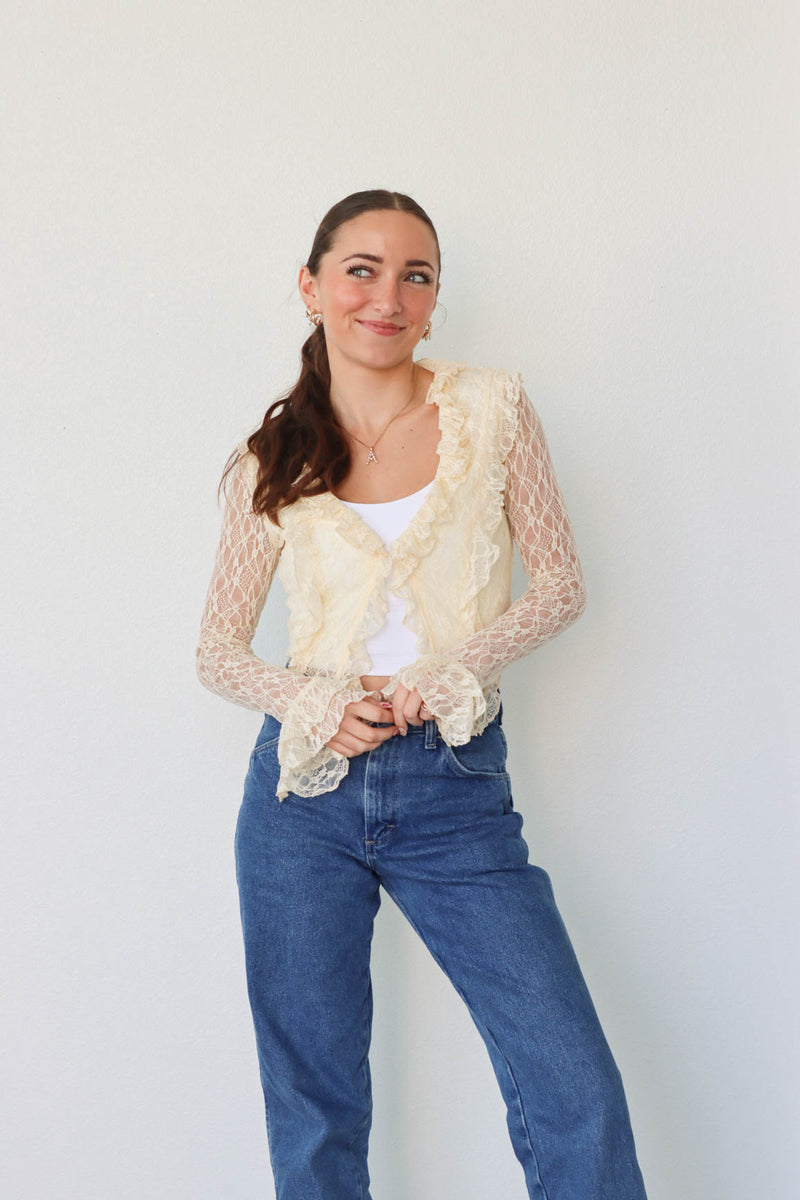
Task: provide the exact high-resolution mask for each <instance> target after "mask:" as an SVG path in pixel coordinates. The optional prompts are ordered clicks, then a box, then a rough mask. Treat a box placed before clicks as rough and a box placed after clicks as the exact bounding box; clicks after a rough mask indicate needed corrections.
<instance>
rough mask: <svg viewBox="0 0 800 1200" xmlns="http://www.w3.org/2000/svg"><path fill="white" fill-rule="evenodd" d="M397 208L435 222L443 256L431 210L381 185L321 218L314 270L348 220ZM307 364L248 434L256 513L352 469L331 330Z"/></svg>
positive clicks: (308, 349) (327, 487) (314, 344)
mask: <svg viewBox="0 0 800 1200" xmlns="http://www.w3.org/2000/svg"><path fill="white" fill-rule="evenodd" d="M387 208H388V209H397V210H399V211H401V212H407V213H411V214H412V215H413V216H415V217H419V219H420V220H421V221H424V222H425V224H426V225H427V226H428V228H429V229H430V231H431V233H432V234H433V237H434V241H435V242H436V251H437V254H438V255H439V259H440V263H441V254H440V251H439V239H438V237H437V236H436V230H435V229H434V227H433V222H432V221H431V219H430V217H429V216H428V214H427V213H426V212H424V210H423V209H422V208H420V206H419V205H418V204H417V202H416V201H415V200H412V199H411V197H410V196H406V195H404V193H403V192H388V191H384V190H382V189H375V190H373V191H366V192H353V194H352V195H350V196H345V198H344V199H343V200H340V201H339V202H338V204H334V206H333V208H331V209H329V210H328V212H327V213H326V214H325V216H324V217H323V218H322V220H321V222H320V225H319V228H318V229H317V233H316V236H315V238H314V244H313V245H312V247H311V253H310V254H309V256H308V262H307V263H306V266H307V267H308V269H309V271H310V272H311V274H312V275H316V273H317V271H318V270H319V264H320V259H321V258H322V256H323V254H327V252H328V251H329V250H330V248H331V246H332V244H333V239H334V235H335V233H336V230H337V229H338V228H339V226H340V225H343V224H344V223H345V221H350V220H352V218H353V217H358V216H360V215H361V213H365V212H372V211H374V210H375V209H387ZM300 357H301V361H302V367H301V371H300V376H299V378H298V380H297V383H296V384H295V385H294V387H293V388H291V389H290V391H289V392H287V393H286V394H285V395H283V396H280V397H279V398H278V399H277V400H275V401H274V402H273V403H272V404H271V405H270V406H269V408H268V409H267V411H266V413H265V415H264V420H263V422H262V423H261V427H260V428H259V429H257V430H256V431H255V433H251V434H250V436H249V438H248V439H247V446H248V449H249V450H252V452H253V453H254V454H255V455H256V457H257V458H258V463H259V469H258V482H257V484H256V487H255V491H254V492H253V512H255V513H264V514H266V516H268V517H269V519H270V520H271V521H276V520H277V514H278V510H279V509H280V508H285V507H287V506H288V505H290V504H294V502H295V501H296V500H299V499H300V498H301V497H303V496H318V495H319V494H320V493H321V492H329V491H332V490H333V488H335V487H336V485H337V484H339V483H341V481H342V480H343V479H344V478H345V476H346V475H347V472H348V470H349V468H350V448H349V446H348V444H347V441H346V439H345V437H344V434H343V433H342V430H341V427H340V426H339V424H338V422H337V421H336V418H335V416H334V413H333V408H332V406H331V400H330V387H331V371H330V364H329V362H328V349H327V346H326V343H325V331H324V329H323V327H322V326H321V325H320V326H318V327H317V328H316V329H315V330H314V331H313V333H312V334H311V335H310V337H309V338H308V339H307V340H306V342H305V343H304V345H303V348H302V350H301V352H300ZM240 457H241V455H240V454H239V452H238V451H234V452H233V454H232V455H231V457H230V459H229V460H228V462H227V464H226V466H225V470H224V472H223V475H222V479H221V481H220V488H222V487H223V485H224V483H225V479H226V477H227V475H228V474H229V472H230V471H231V470H232V469H233V467H234V466H235V465H236V463H237V462H238V461H239V459H240Z"/></svg>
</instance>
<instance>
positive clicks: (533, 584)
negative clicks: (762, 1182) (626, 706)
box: [197, 359, 585, 799]
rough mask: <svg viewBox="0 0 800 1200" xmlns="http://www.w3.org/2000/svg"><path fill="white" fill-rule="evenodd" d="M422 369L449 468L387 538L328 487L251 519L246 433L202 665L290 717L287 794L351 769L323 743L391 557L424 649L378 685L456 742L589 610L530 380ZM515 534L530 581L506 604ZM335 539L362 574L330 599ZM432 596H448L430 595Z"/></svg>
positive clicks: (242, 698) (206, 621) (377, 611)
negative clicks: (274, 653)
mask: <svg viewBox="0 0 800 1200" xmlns="http://www.w3.org/2000/svg"><path fill="white" fill-rule="evenodd" d="M421 365H423V366H426V367H428V368H429V369H433V370H434V380H433V382H432V383H431V385H430V389H429V395H428V402H429V403H437V404H438V405H439V424H440V431H441V440H440V444H439V448H438V449H439V459H440V464H439V469H438V471H437V476H436V480H435V481H434V486H433V487H432V488H431V490H430V492H429V493H428V495H427V497H426V500H425V502H424V504H423V505H422V507H421V508H420V510H419V511H418V513H417V514H416V516H415V518H414V519H413V520H412V522H411V524H410V525H409V527H408V528H407V529H406V531H405V532H404V533H403V534H402V535H401V536H400V537H399V538H398V539H397V541H396V542H394V543H392V544H391V546H390V547H388V548H387V547H384V546H383V544H382V543H381V542H380V539H379V538H378V537H377V535H376V534H374V532H373V531H372V530H370V529H369V528H368V527H367V526H366V525H365V524H364V523H363V522H361V521H360V519H359V518H358V516H357V514H355V513H354V512H352V511H351V510H350V509H348V508H347V507H346V506H345V505H343V504H342V503H341V502H340V501H338V500H337V499H336V497H334V496H332V495H330V494H329V493H326V494H323V495H321V496H317V497H311V498H309V499H308V500H307V501H303V502H300V503H298V504H296V505H293V506H292V508H291V509H287V510H284V512H282V513H281V526H278V525H275V524H273V523H271V522H269V521H268V520H267V519H266V518H265V517H262V516H257V515H255V514H254V513H253V512H252V507H251V505H252V493H253V489H254V487H255V481H256V473H257V463H256V460H255V457H254V456H253V455H252V454H250V453H249V452H248V451H247V448H246V444H244V443H243V444H242V445H241V446H240V447H239V448H238V449H239V451H240V455H241V457H240V458H239V460H238V462H237V464H236V466H235V468H234V470H233V471H232V473H231V477H230V481H229V489H228V496H227V503H226V509H225V514H224V517H223V522H222V531H221V535H220V541H219V546H218V549H217V555H216V560H215V565H214V571H213V575H212V579H211V583H210V586H209V590H208V595H207V598H206V605H205V609H204V613H203V619H202V624H201V635H200V643H199V645H198V650H197V669H198V674H199V677H200V680H201V682H202V683H203V684H204V685H205V686H206V687H208V688H209V689H210V690H211V691H213V692H215V693H217V694H218V695H220V696H223V697H225V698H226V699H228V700H231V701H233V702H234V703H236V704H240V705H243V706H244V707H247V708H253V709H257V710H259V711H261V712H269V713H271V714H272V715H273V716H275V717H277V719H278V720H280V721H281V724H282V727H281V736H280V739H279V744H278V758H279V761H280V765H281V775H280V781H279V785H278V797H279V799H284V798H285V797H286V796H287V795H288V794H289V792H290V791H293V792H295V793H297V794H298V795H303V796H317V795H321V794H323V793H325V792H329V791H331V790H332V789H333V788H335V787H336V786H337V785H338V783H339V782H340V781H341V779H342V778H343V777H344V775H345V774H346V773H347V770H348V764H349V760H348V759H347V758H346V757H345V756H343V755H340V754H338V753H337V752H336V751H333V750H331V749H330V748H328V747H327V745H326V742H327V741H328V740H329V739H330V738H331V737H332V736H333V734H334V733H335V732H336V730H337V729H338V727H339V724H340V722H341V718H342V715H343V713H344V709H345V707H346V705H347V704H349V703H350V702H351V701H353V700H359V699H363V698H364V696H365V695H366V694H367V693H365V691H364V689H363V688H362V687H361V683H360V679H359V676H360V674H363V673H365V672H366V661H367V659H366V655H365V650H364V646H365V641H366V638H367V637H369V636H370V635H371V634H372V633H373V632H375V631H376V629H377V628H379V627H380V624H381V622H382V620H383V617H384V614H385V601H384V600H383V599H382V595H383V586H384V584H385V580H386V578H387V576H388V574H389V572H390V570H391V569H392V567H394V584H393V590H394V591H395V592H396V593H397V594H399V595H403V596H405V598H406V605H407V613H406V623H407V624H408V625H409V626H410V627H411V628H412V629H413V630H414V631H415V632H416V633H417V635H418V644H419V646H420V650H421V652H420V655H419V657H418V658H417V660H416V661H415V662H414V663H411V664H409V665H408V666H406V667H403V668H402V669H401V670H400V671H398V672H397V673H396V674H395V675H393V676H392V678H391V680H390V682H389V684H388V685H387V686H386V687H385V688H384V694H385V695H387V696H391V695H393V694H394V692H395V690H396V688H397V686H398V684H400V683H402V684H404V685H405V686H406V687H408V688H413V687H417V688H418V689H419V692H420V694H421V695H422V697H423V699H424V701H425V703H426V704H427V705H428V708H429V709H430V711H431V713H432V714H433V716H434V718H435V719H436V721H437V723H438V725H439V728H440V731H441V733H442V736H443V737H444V739H445V740H446V741H447V742H448V743H449V744H451V745H454V746H455V745H462V744H464V743H465V742H467V741H469V739H470V737H472V736H473V735H475V734H477V733H480V732H481V731H482V730H483V729H484V728H485V727H486V725H487V724H488V722H489V721H491V720H492V719H493V717H494V716H495V715H496V713H497V711H498V709H499V704H500V699H499V693H498V690H497V683H498V681H499V678H500V675H501V672H502V670H503V669H504V668H505V667H506V666H508V665H509V664H510V663H512V662H514V661H516V660H517V659H519V658H521V657H523V656H524V655H526V654H528V653H530V652H531V651H532V650H533V649H535V648H536V647H537V646H539V645H541V644H543V643H544V642H545V641H548V640H549V639H550V638H552V637H554V636H555V635H556V634H557V633H559V632H560V631H561V630H562V629H564V628H566V626H567V625H568V624H570V622H572V621H574V620H575V619H576V618H577V617H578V616H580V614H581V612H582V611H583V609H584V606H585V589H584V582H583V576H582V573H581V568H580V563H579V560H578V556H577V552H576V549H575V543H574V537H573V532H572V528H571V525H570V521H569V517H568V515H567V512H566V508H565V505H564V501H563V498H562V495H561V492H560V490H559V487H558V484H557V482H556V479H555V475H554V472H553V468H552V463H551V459H550V454H549V451H548V447H547V443H546V440H545V435H544V431H543V429H542V425H541V422H540V420H539V417H538V414H537V413H536V412H535V410H534V408H533V406H532V405H531V403H530V400H529V399H528V397H527V395H526V393H525V390H524V388H523V386H522V380H521V377H520V376H519V375H512V374H510V373H509V372H504V371H479V370H473V371H469V370H467V371H465V373H464V376H463V379H462V371H464V364H462V363H440V362H437V361H435V360H425V359H423V360H421ZM459 388H462V392H458V389H459ZM470 389H472V390H471V391H470ZM457 393H458V394H457ZM465 396H470V397H471V399H469V400H465V399H464V397H465ZM467 510H468V511H467ZM459 522H460V524H459ZM323 526H324V536H323V535H322V533H321V532H320V531H321V529H322V527H323ZM459 530H460V533H461V541H456V542H455V543H454V544H457V546H458V548H459V549H458V559H457V561H454V562H452V563H450V564H447V563H446V562H445V560H444V559H441V561H440V557H437V556H441V555H442V554H444V553H445V549H444V548H445V546H446V544H447V543H448V542H449V541H451V540H452V539H453V535H454V532H455V531H459ZM511 537H513V540H514V541H515V542H516V544H517V546H518V548H519V551H520V555H521V557H522V561H523V564H524V566H525V570H526V573H527V575H528V580H529V586H528V588H527V590H526V591H525V593H524V595H522V596H521V597H519V599H518V600H516V601H514V602H513V603H512V604H509V603H508V595H507V586H508V584H507V580H506V574H508V576H509V578H510V539H511ZM328 546H330V547H331V549H330V557H331V559H333V558H335V557H336V556H337V548H336V547H337V546H338V547H339V551H340V552H341V553H340V554H339V557H341V555H342V554H344V552H345V550H347V551H348V552H349V553H350V554H351V555H352V556H353V558H352V564H353V565H352V570H353V571H354V572H355V574H353V575H352V577H349V576H347V577H346V583H345V584H344V586H342V583H341V577H339V578H338V579H337V581H336V583H335V585H334V584H331V585H330V594H325V592H324V586H325V578H324V571H322V569H321V568H322V566H324V565H325V563H326V562H327V558H328V555H327V554H326V553H325V549H326V548H327V547H328ZM320 556H323V559H324V560H325V561H324V562H323V560H322V559H321V558H320ZM349 561H350V560H348V563H349ZM284 564H286V566H287V577H286V578H285V579H284V581H285V583H286V585H287V594H288V596H289V604H290V612H291V613H292V616H291V617H290V634H291V642H292V658H291V660H290V663H291V666H290V668H282V667H277V666H273V665H270V664H268V663H265V662H263V661H262V660H261V659H259V658H257V657H256V655H255V654H254V653H253V651H252V649H251V642H252V639H253V636H254V634H255V629H256V625H257V622H258V618H259V616H260V614H261V611H262V609H263V606H264V603H265V600H266V597H267V594H268V591H269V588H270V585H271V583H272V579H273V577H274V574H275V571H276V569H279V568H280V569H281V570H283V566H284ZM448 567H451V568H453V570H448ZM456 569H457V571H458V572H459V574H458V580H457V581H455V574H456ZM331 570H333V567H331ZM426 571H427V572H428V573H427V574H426ZM451 576H452V578H453V580H454V581H453V582H451ZM282 577H283V576H282ZM331 578H333V576H332V577H331ZM329 582H330V581H329ZM348 584H349V585H350V586H349V587H348ZM317 587H322V588H323V591H321V592H317V590H316V588H317ZM312 591H313V594H312ZM435 591H438V592H441V593H443V594H442V595H440V596H434V592H435ZM347 592H350V593H353V594H354V596H355V599H354V600H353V603H354V604H355V609H354V612H355V613H356V615H355V616H354V617H353V619H352V620H351V622H350V624H349V625H348V624H347V620H346V619H345V616H346V615H345V616H341V614H340V613H339V612H338V610H337V609H336V602H337V596H340V595H341V594H342V593H347ZM428 597H430V600H429V599H428ZM434 599H437V600H438V602H439V605H440V607H439V609H438V610H437V613H438V618H437V621H434V622H433V625H432V623H431V618H430V614H429V613H428V612H427V611H426V608H427V606H428V605H429V604H431V603H432V602H433V600H434ZM487 614H488V619H487ZM326 621H327V622H328V624H329V625H330V626H331V628H327V629H326ZM344 629H346V630H347V632H346V634H344V633H343V632H342V630H344ZM457 629H458V630H469V631H472V632H470V634H469V636H467V637H464V636H463V635H462V636H461V639H460V640H459V638H458V636H456V637H453V636H452V635H453V632H454V631H455V630H457ZM432 630H433V633H432ZM434 634H435V636H436V637H438V638H439V639H441V640H445V641H447V642H448V643H449V644H448V647H447V649H446V650H442V649H441V648H440V649H437V648H436V647H435V644H434V645H431V644H430V643H431V638H432V636H434ZM326 639H327V640H326ZM426 646H427V650H426V649H425V648H426Z"/></svg>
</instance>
